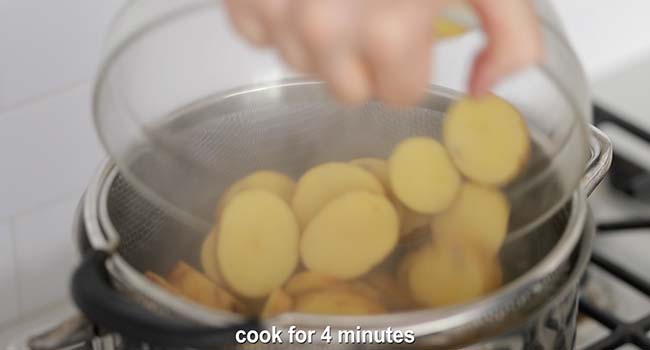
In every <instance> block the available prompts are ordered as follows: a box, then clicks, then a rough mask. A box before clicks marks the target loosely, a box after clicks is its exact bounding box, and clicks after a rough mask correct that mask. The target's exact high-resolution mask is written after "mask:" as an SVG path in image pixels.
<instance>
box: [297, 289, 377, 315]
mask: <svg viewBox="0 0 650 350" xmlns="http://www.w3.org/2000/svg"><path fill="white" fill-rule="evenodd" d="M295 309H296V311H297V312H302V313H307V314H321V315H375V314H381V313H383V312H385V311H386V310H385V309H384V308H383V307H382V306H381V305H380V304H379V303H377V302H376V301H374V300H372V299H368V298H366V297H364V296H363V295H359V294H357V293H354V292H351V291H347V290H343V289H332V290H325V291H320V292H313V293H307V294H305V295H303V296H301V297H299V298H298V300H297V301H296V308H295Z"/></svg>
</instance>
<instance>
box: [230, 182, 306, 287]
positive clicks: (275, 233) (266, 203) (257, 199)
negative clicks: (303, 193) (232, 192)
mask: <svg viewBox="0 0 650 350" xmlns="http://www.w3.org/2000/svg"><path fill="white" fill-rule="evenodd" d="M299 235H300V232H299V229H298V224H297V222H296V218H295V216H294V215H293V212H292V211H291V208H290V207H289V205H288V204H287V203H286V202H285V201H284V200H283V199H282V198H281V197H279V196H277V195H275V194H272V193H270V192H267V191H264V190H248V191H244V192H240V193H239V194H238V195H236V196H235V197H233V198H232V199H231V200H230V202H229V203H228V205H227V206H226V207H225V208H224V211H223V214H222V216H221V222H220V225H219V236H218V238H217V262H218V264H219V268H220V271H221V274H222V275H223V278H224V280H225V281H226V283H227V284H228V286H230V287H231V288H232V289H233V290H234V291H235V292H237V293H238V294H241V295H243V296H245V297H249V298H261V297H265V296H267V295H269V294H270V293H271V292H272V291H274V290H276V289H278V288H280V287H282V285H283V284H284V283H285V282H286V281H287V279H288V278H289V277H290V276H291V274H292V273H293V271H294V270H295V268H296V266H297V264H298V237H299Z"/></svg>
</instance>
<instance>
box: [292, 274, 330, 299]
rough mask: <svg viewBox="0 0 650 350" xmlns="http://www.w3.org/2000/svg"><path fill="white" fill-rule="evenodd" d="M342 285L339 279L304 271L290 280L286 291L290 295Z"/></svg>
mask: <svg viewBox="0 0 650 350" xmlns="http://www.w3.org/2000/svg"><path fill="white" fill-rule="evenodd" d="M339 283H341V281H340V280H339V279H338V278H334V277H332V276H329V275H326V274H324V273H321V272H317V271H302V272H299V273H297V274H295V275H293V276H291V278H290V279H289V281H288V282H287V284H286V285H285V286H284V290H285V291H286V292H287V293H289V294H290V295H298V294H303V293H307V292H314V291H318V290H323V289H327V288H330V287H333V286H335V285H337V284H339Z"/></svg>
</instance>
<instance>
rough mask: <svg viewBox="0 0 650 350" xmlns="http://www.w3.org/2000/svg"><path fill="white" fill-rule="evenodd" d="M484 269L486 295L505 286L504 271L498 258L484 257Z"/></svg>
mask: <svg viewBox="0 0 650 350" xmlns="http://www.w3.org/2000/svg"><path fill="white" fill-rule="evenodd" d="M483 257H484V260H483V261H484V263H483V269H484V272H483V273H484V274H485V285H484V294H488V293H490V292H493V291H495V290H497V289H499V288H500V287H501V286H502V285H503V271H502V270H501V262H500V261H499V258H498V257H495V256H489V255H487V254H484V255H483Z"/></svg>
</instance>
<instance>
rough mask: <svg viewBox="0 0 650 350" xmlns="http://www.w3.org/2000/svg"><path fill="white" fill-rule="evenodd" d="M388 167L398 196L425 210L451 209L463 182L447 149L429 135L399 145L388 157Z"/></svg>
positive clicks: (431, 212)
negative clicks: (450, 206)
mask: <svg viewBox="0 0 650 350" xmlns="http://www.w3.org/2000/svg"><path fill="white" fill-rule="evenodd" d="M388 170H389V175H390V183H391V187H392V188H393V192H394V193H395V195H396V196H397V198H399V200H400V201H401V202H402V203H404V204H405V205H406V206H407V207H408V208H410V209H412V210H415V211H417V212H418V213H423V214H433V213H438V212H441V211H443V210H445V209H447V207H449V205H451V203H452V201H453V200H454V199H455V198H456V194H457V192H458V188H459V187H460V184H461V177H460V174H459V173H458V170H456V167H455V166H454V164H453V163H452V162H451V159H450V158H449V156H448V155H447V151H446V150H445V149H444V148H443V147H442V145H440V144H439V143H438V142H436V141H435V140H433V139H431V138H426V137H414V138H410V139H406V140H404V141H402V142H401V143H400V144H399V145H397V147H395V150H394V151H393V154H392V155H391V156H390V159H389V161H388Z"/></svg>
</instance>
